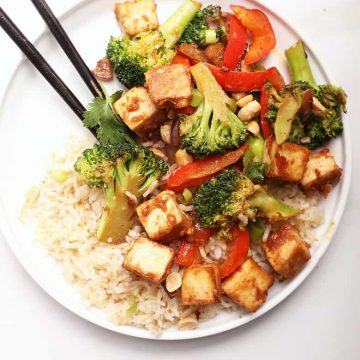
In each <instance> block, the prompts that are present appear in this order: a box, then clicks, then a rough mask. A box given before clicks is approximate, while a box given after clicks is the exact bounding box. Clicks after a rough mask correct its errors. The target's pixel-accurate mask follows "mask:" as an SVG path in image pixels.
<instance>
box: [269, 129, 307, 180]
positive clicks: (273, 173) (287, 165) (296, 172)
mask: <svg viewBox="0 0 360 360" xmlns="http://www.w3.org/2000/svg"><path fill="white" fill-rule="evenodd" d="M309 155H310V150H309V149H307V148H306V147H304V146H301V145H296V144H292V143H288V142H284V143H282V144H280V145H278V144H277V143H276V140H275V138H274V137H272V136H271V137H269V138H267V139H266V141H265V151H264V159H263V161H264V162H265V163H267V164H269V169H268V171H267V172H266V176H267V177H269V178H272V179H277V180H284V181H289V182H298V181H301V179H302V177H303V175H304V172H305V168H306V164H307V162H308V160H309Z"/></svg>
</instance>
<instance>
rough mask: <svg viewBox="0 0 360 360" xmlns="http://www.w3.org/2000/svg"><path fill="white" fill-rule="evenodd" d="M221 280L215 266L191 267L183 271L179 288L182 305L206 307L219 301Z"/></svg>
mask: <svg viewBox="0 0 360 360" xmlns="http://www.w3.org/2000/svg"><path fill="white" fill-rule="evenodd" d="M220 296H221V279H220V274H219V269H218V266H217V264H206V265H193V266H190V267H188V268H186V269H185V270H184V274H183V281H182V286H181V302H182V304H183V305H207V304H214V303H216V302H218V301H219V299H220Z"/></svg>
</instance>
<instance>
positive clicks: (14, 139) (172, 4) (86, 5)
mask: <svg viewBox="0 0 360 360" xmlns="http://www.w3.org/2000/svg"><path fill="white" fill-rule="evenodd" d="M157 3H158V14H159V17H160V20H164V19H165V18H166V16H167V15H168V14H169V13H170V12H171V11H173V10H174V9H175V8H176V6H177V5H178V4H179V1H169V0H166V1H165V0H158V1H157ZM204 3H218V4H221V5H222V6H223V7H224V8H226V7H227V6H228V5H227V4H228V2H227V1H216V0H214V1H211V2H210V1H204ZM237 3H238V2H237ZM241 4H243V5H244V6H248V7H257V8H260V9H263V10H264V11H266V13H267V15H268V16H269V18H270V21H271V23H272V25H273V27H274V29H275V32H276V35H277V50H276V51H273V53H272V54H271V55H270V56H269V58H268V60H267V64H269V65H270V64H271V65H276V66H277V67H278V68H279V70H280V71H281V72H282V73H283V74H284V75H285V76H286V77H288V72H287V68H286V61H285V59H284V57H283V55H281V54H282V53H283V50H284V49H285V48H287V47H289V46H290V45H292V44H293V43H294V42H295V41H296V40H297V39H298V38H299V35H298V34H297V33H296V32H295V31H294V30H293V29H292V28H291V27H290V26H289V25H288V24H287V23H286V22H284V21H283V20H281V19H280V18H279V17H277V16H276V15H275V14H273V13H271V12H270V11H269V10H267V9H264V8H263V7H262V6H261V5H260V4H258V3H256V2H254V1H250V0H249V1H242V2H241ZM112 7H113V0H102V1H83V2H80V3H79V4H78V5H77V6H76V7H74V8H72V9H71V10H70V11H68V12H67V13H65V14H64V15H63V16H62V17H61V22H62V24H63V25H64V27H65V29H66V31H67V32H68V34H69V35H70V37H71V38H72V39H73V41H74V43H75V45H76V47H77V48H78V50H79V52H80V53H81V54H82V56H83V57H84V59H86V62H87V63H88V65H89V66H90V68H91V67H93V66H94V64H95V63H96V61H97V60H98V59H99V58H101V57H102V56H103V55H104V51H105V50H104V49H105V48H106V45H107V41H108V38H109V36H110V35H117V34H119V33H120V30H119V27H118V25H117V23H116V21H115V19H114V15H113V12H112ZM35 20H36V21H41V19H40V18H36V19H35ZM35 20H34V21H35ZM24 30H26V29H24ZM36 46H37V47H38V49H39V50H40V51H41V52H42V54H44V55H45V57H46V59H48V61H49V62H50V63H51V65H52V66H53V67H54V68H55V69H56V71H57V72H58V73H59V75H60V77H61V78H62V79H64V81H65V82H66V83H67V84H68V85H69V87H70V88H71V89H72V90H73V91H74V93H75V94H77V96H78V97H79V99H80V100H81V101H82V102H83V103H84V104H87V103H88V102H89V101H90V100H91V96H90V93H89V92H88V90H87V89H86V88H85V86H84V85H83V83H82V81H81V79H80V78H79V76H78V75H77V74H76V72H75V70H74V69H73V67H72V65H71V64H70V63H69V61H68V60H67V59H66V57H65V55H64V54H63V53H62V51H61V49H60V48H59V46H58V45H57V43H56V41H55V40H54V39H53V38H52V36H51V35H49V34H48V33H47V32H46V33H44V34H42V35H41V36H40V37H39V38H38V40H37V41H36ZM308 55H309V59H310V62H311V66H312V69H313V72H314V75H315V78H316V79H317V82H318V83H326V82H331V81H330V79H329V77H328V76H327V74H326V73H325V70H324V68H323V67H322V66H321V64H320V62H319V61H318V60H317V59H316V58H315V56H314V55H313V53H312V52H311V51H309V52H308ZM118 86H119V85H118V84H117V83H116V82H114V83H113V84H111V85H110V86H109V87H110V91H111V90H113V89H115V88H116V87H118ZM344 127H345V129H344V135H343V136H342V137H341V138H338V139H336V140H335V141H333V142H332V143H331V152H332V153H333V154H334V156H335V158H336V161H337V162H338V164H339V165H340V166H341V167H342V168H343V169H344V173H343V178H342V180H341V183H340V184H339V185H337V186H336V188H335V190H334V191H333V192H332V193H331V194H330V196H329V197H328V199H326V201H324V202H323V203H322V206H323V207H324V208H325V210H326V218H325V223H324V224H323V225H322V226H321V227H319V228H318V230H317V234H318V236H319V237H320V239H321V240H320V241H319V242H318V243H316V244H315V245H313V247H312V249H311V252H312V258H311V260H310V261H309V263H308V264H307V265H306V267H305V268H304V269H303V270H302V272H301V273H300V274H298V275H297V276H296V277H295V278H294V279H293V280H291V281H288V282H283V283H277V284H276V285H274V286H273V287H272V288H271V290H270V294H269V298H268V300H267V301H266V303H265V304H264V305H263V306H262V307H261V308H260V309H259V311H257V312H256V313H255V314H247V315H243V316H242V317H240V316H239V314H238V313H236V312H234V313H231V314H221V315H219V316H217V317H216V318H214V319H212V320H209V321H206V322H201V323H200V326H199V327H198V328H197V329H196V330H193V331H184V332H179V331H176V329H169V330H167V331H165V332H164V333H163V335H162V337H161V339H164V340H180V339H193V338H198V337H203V336H207V335H211V334H217V333H220V332H223V331H226V330H229V329H232V328H235V327H237V326H240V325H243V324H245V323H248V322H250V321H252V320H253V319H255V318H257V317H259V316H261V315H263V314H264V313H266V312H268V311H269V310H270V309H272V308H273V307H274V306H275V305H277V304H279V303H280V302H281V301H282V300H284V299H285V298H286V297H287V296H288V295H289V294H290V293H291V292H293V291H294V290H295V289H296V288H297V287H298V286H299V285H300V284H301V283H302V282H303V281H304V279H305V278H306V277H307V276H308V275H309V274H310V272H311V271H312V270H313V269H314V268H315V266H316V264H317V263H318V261H319V260H320V258H321V257H322V255H323V254H324V252H325V250H326V249H327V247H328V245H329V243H330V239H331V236H332V234H333V232H334V230H335V228H336V226H337V224H339V222H340V219H341V215H342V212H343V209H344V206H345V203H346V199H347V194H348V190H349V183H350V173H351V169H350V166H351V152H350V136H349V128H348V122H347V121H344ZM74 134H75V135H76V136H82V135H84V134H87V130H85V129H83V128H82V125H81V123H80V122H79V120H78V119H77V118H76V116H75V115H74V114H73V113H72V112H71V111H70V110H69V109H68V108H67V107H66V105H65V104H64V103H63V101H62V100H61V99H60V98H59V97H58V95H57V94H56V93H55V92H54V91H53V90H52V89H51V88H50V86H49V85H48V84H47V83H46V82H45V80H44V79H43V78H42V77H41V76H40V75H39V74H38V73H37V72H36V70H35V69H34V68H33V67H32V65H31V64H29V63H28V62H27V61H22V62H21V63H20V64H19V66H18V68H17V70H16V72H15V73H14V75H13V77H12V79H11V82H10V83H9V85H8V87H7V89H6V91H5V94H4V97H3V99H2V104H1V117H0V163H1V167H2V169H1V176H0V189H1V193H0V225H1V229H2V231H3V233H4V235H5V238H6V239H7V241H8V243H9V246H10V247H11V249H12V250H13V252H14V253H15V255H16V256H17V258H18V259H19V261H20V262H21V264H22V265H23V266H24V268H25V269H26V270H27V271H28V273H29V274H30V275H31V276H32V278H33V279H34V280H35V281H36V282H37V283H38V284H39V285H40V286H41V287H42V288H43V289H44V290H45V291H46V292H47V293H48V294H49V295H50V296H52V297H53V298H54V299H56V300H57V301H58V302H59V303H61V304H62V305H63V306H65V307H66V308H68V309H69V310H71V311H72V312H74V313H76V314H77V315H79V316H81V317H82V318H84V319H87V320H88V321H90V322H92V323H95V324H97V325H99V326H102V327H104V328H107V329H110V330H113V331H116V332H119V333H122V334H127V335H131V336H136V337H142V338H148V339H154V338H155V337H153V336H152V335H151V334H150V333H149V332H147V331H146V330H143V329H137V328H134V327H130V326H116V325H114V324H112V323H110V322H109V321H108V319H107V318H106V316H105V314H103V313H102V312H101V311H100V310H97V309H89V308H87V307H86V306H85V305H84V304H83V303H82V302H81V300H80V297H79V294H78V292H77V291H76V289H75V288H74V287H72V286H70V285H69V284H67V283H66V282H65V280H64V278H63V276H62V274H61V269H60V267H59V266H58V265H56V264H55V263H54V261H53V260H52V259H51V258H50V257H49V256H48V255H47V254H45V252H44V251H43V249H42V248H41V247H40V246H39V245H38V244H36V242H35V241H34V233H33V229H32V228H31V226H29V225H24V224H22V223H21V222H19V220H18V214H19V211H20V209H21V207H22V203H23V199H24V193H25V192H26V190H27V189H28V188H29V187H31V186H32V185H34V184H37V183H39V182H40V181H41V179H42V178H43V176H44V174H45V170H46V168H47V165H48V164H49V162H48V161H49V158H50V154H51V153H52V152H53V151H54V150H56V149H58V148H59V147H61V146H62V144H63V143H64V142H65V140H66V139H67V138H68V137H69V136H70V135H74ZM329 230H330V236H329ZM156 339H157V338H156Z"/></svg>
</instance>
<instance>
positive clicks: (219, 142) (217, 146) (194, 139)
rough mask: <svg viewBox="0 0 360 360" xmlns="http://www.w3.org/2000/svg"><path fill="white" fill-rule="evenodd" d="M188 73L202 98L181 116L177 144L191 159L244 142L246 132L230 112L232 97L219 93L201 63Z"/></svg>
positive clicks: (209, 73)
mask: <svg viewBox="0 0 360 360" xmlns="http://www.w3.org/2000/svg"><path fill="white" fill-rule="evenodd" d="M191 74H192V76H193V78H194V81H195V83H196V85H197V88H198V90H199V91H200V92H201V94H202V95H203V97H204V100H203V101H202V102H201V103H200V105H199V106H198V107H197V109H196V111H195V113H194V114H190V115H189V116H185V117H183V118H182V119H181V123H180V135H181V147H182V148H184V149H185V150H186V151H187V152H188V153H189V154H191V155H193V156H194V157H195V158H199V157H203V156H209V155H214V154H224V153H225V152H226V151H228V150H233V149H236V148H237V147H239V146H240V145H242V144H243V143H244V142H245V140H246V136H247V131H246V125H245V124H244V123H242V122H241V121H240V120H239V119H238V117H237V116H236V115H235V114H234V113H233V112H232V111H231V107H232V108H234V105H235V102H234V100H233V99H230V98H229V97H228V96H227V95H226V94H225V93H224V92H223V90H222V89H221V87H220V86H219V84H218V83H217V82H216V80H215V79H214V77H213V76H212V75H211V72H210V71H209V69H208V68H207V67H206V66H205V65H204V64H202V63H199V64H197V65H195V66H193V67H192V68H191ZM235 106H236V105H235Z"/></svg>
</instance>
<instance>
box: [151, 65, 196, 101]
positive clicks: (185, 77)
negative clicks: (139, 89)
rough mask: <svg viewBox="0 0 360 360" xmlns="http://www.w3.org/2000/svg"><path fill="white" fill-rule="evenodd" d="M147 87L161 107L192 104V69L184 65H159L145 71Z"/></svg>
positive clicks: (152, 97)
mask: <svg viewBox="0 0 360 360" xmlns="http://www.w3.org/2000/svg"><path fill="white" fill-rule="evenodd" d="M145 78H146V87H147V88H148V90H149V93H150V96H151V99H152V100H153V102H154V103H155V105H156V106H157V107H159V108H164V107H167V106H169V105H171V104H172V105H174V106H175V107H176V108H181V107H185V106H188V105H190V102H191V99H192V83H191V75H190V70H189V68H187V67H186V66H184V65H180V64H172V65H165V66H161V67H157V68H154V69H151V70H149V71H148V72H146V73H145Z"/></svg>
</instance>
